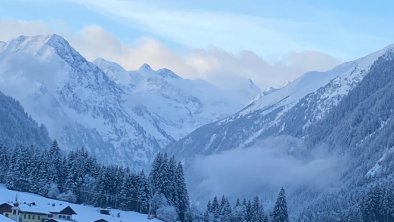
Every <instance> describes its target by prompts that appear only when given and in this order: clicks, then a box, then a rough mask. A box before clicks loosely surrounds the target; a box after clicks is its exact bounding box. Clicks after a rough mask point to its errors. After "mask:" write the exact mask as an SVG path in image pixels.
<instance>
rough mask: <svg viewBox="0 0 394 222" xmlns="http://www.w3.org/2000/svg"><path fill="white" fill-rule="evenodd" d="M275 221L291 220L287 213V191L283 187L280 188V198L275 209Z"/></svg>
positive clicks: (285, 221)
mask: <svg viewBox="0 0 394 222" xmlns="http://www.w3.org/2000/svg"><path fill="white" fill-rule="evenodd" d="M273 222H289V215H288V213H287V202H286V193H285V190H284V189H283V188H281V189H280V192H279V195H278V198H277V200H276V203H275V207H274V211H273Z"/></svg>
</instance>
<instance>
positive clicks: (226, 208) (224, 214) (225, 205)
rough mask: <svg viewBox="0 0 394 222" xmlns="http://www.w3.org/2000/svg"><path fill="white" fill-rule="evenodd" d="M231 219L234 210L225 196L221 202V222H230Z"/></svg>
mask: <svg viewBox="0 0 394 222" xmlns="http://www.w3.org/2000/svg"><path fill="white" fill-rule="evenodd" d="M231 218H232V210H231V206H230V202H229V201H228V200H227V198H226V197H225V196H224V195H223V196H222V199H221V201H220V221H222V222H230V221H231Z"/></svg>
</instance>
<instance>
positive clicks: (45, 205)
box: [0, 185, 160, 222]
mask: <svg viewBox="0 0 394 222" xmlns="http://www.w3.org/2000/svg"><path fill="white" fill-rule="evenodd" d="M0 193H1V195H0V203H10V204H12V203H13V202H14V201H15V197H16V196H17V197H18V201H19V202H20V203H24V202H26V203H32V202H35V203H36V206H35V208H37V209H40V210H41V211H45V212H48V211H49V212H50V211H51V210H54V209H57V208H59V206H64V207H67V206H70V207H71V208H73V210H74V211H75V212H76V213H77V215H74V216H73V219H74V220H75V221H76V222H93V221H96V220H99V219H105V220H107V221H109V222H135V221H160V220H157V219H153V220H148V219H147V215H145V214H140V213H137V212H131V211H121V210H116V209H113V210H111V215H103V214H100V213H99V210H100V208H95V207H92V206H84V205H77V204H72V203H67V202H64V201H58V200H52V199H48V198H45V197H42V196H39V195H36V194H31V193H24V192H18V191H12V190H8V189H7V188H5V187H4V186H3V185H0ZM118 214H119V215H120V217H118ZM0 221H5V222H8V221H7V220H6V219H4V218H1V217H0Z"/></svg>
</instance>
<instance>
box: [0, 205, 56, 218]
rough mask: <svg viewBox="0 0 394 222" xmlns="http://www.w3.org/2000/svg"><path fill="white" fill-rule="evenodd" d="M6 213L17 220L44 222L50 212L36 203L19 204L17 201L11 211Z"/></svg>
mask: <svg viewBox="0 0 394 222" xmlns="http://www.w3.org/2000/svg"><path fill="white" fill-rule="evenodd" d="M4 215H5V216H7V217H8V218H10V219H12V220H14V221H17V222H42V221H44V220H46V219H48V216H49V215H50V213H49V212H48V211H45V210H42V209H39V208H38V207H37V206H35V204H34V205H32V204H19V203H18V202H15V203H14V204H13V206H12V208H11V213H9V214H4Z"/></svg>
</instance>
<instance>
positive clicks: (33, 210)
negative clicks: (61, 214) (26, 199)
mask: <svg viewBox="0 0 394 222" xmlns="http://www.w3.org/2000/svg"><path fill="white" fill-rule="evenodd" d="M19 210H20V212H21V213H29V214H38V215H50V214H51V213H50V212H49V211H47V210H44V209H41V208H39V207H38V206H36V205H32V204H19Z"/></svg>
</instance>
